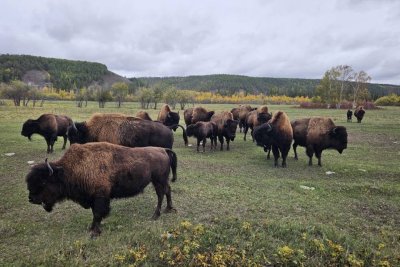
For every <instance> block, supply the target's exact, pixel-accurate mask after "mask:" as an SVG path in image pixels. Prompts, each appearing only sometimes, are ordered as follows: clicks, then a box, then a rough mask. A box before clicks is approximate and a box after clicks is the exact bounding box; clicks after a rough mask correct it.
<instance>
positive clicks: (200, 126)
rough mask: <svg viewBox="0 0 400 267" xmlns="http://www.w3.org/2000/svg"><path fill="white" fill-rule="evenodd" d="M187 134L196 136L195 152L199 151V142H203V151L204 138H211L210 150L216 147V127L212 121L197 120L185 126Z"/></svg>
mask: <svg viewBox="0 0 400 267" xmlns="http://www.w3.org/2000/svg"><path fill="white" fill-rule="evenodd" d="M186 133H187V135H188V136H194V137H196V138H197V152H199V146H200V142H203V152H205V146H206V140H207V138H210V140H211V150H213V149H216V148H217V134H218V127H217V125H216V124H215V123H214V122H204V121H199V122H197V123H196V124H191V125H189V126H188V127H187V128H186Z"/></svg>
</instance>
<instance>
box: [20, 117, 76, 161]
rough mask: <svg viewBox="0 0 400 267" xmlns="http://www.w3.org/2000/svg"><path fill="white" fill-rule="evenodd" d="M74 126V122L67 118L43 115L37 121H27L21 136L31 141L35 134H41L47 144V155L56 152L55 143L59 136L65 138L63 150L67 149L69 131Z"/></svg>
mask: <svg viewBox="0 0 400 267" xmlns="http://www.w3.org/2000/svg"><path fill="white" fill-rule="evenodd" d="M72 124H73V122H72V120H71V119H70V118H69V117H67V116H60V115H53V114H43V115H41V116H40V117H39V118H38V119H37V120H31V119H29V120H27V121H26V122H25V123H24V124H23V125H22V131H21V135H23V136H26V137H28V139H29V140H31V136H32V135H33V134H39V135H41V136H43V137H44V139H45V140H46V143H47V153H52V152H53V151H54V149H53V146H54V142H55V141H57V136H62V137H63V138H64V144H63V147H62V149H65V145H66V143H67V129H68V127H69V126H71V125H72Z"/></svg>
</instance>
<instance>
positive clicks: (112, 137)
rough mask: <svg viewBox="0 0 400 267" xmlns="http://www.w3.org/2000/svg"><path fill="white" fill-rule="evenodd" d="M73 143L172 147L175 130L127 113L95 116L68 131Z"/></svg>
mask: <svg viewBox="0 0 400 267" xmlns="http://www.w3.org/2000/svg"><path fill="white" fill-rule="evenodd" d="M68 139H69V140H70V142H71V144H73V143H79V144H84V143H88V142H109V143H112V144H117V145H123V146H128V147H144V146H158V147H165V148H172V144H173V142H174V137H173V134H172V131H171V130H170V129H169V128H168V127H167V126H165V125H163V124H162V123H160V122H155V121H148V120H142V119H140V118H136V117H129V116H127V115H124V114H100V113H95V114H93V115H92V117H91V118H90V119H89V120H88V121H87V122H81V123H74V124H73V125H72V127H69V128H68Z"/></svg>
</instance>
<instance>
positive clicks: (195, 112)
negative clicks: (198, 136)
mask: <svg viewBox="0 0 400 267" xmlns="http://www.w3.org/2000/svg"><path fill="white" fill-rule="evenodd" d="M212 115H214V111H207V110H206V109H205V108H203V107H195V108H193V109H192V108H188V109H186V110H185V112H184V117H185V123H186V126H188V125H190V124H195V123H196V122H198V121H210V119H211V117H212Z"/></svg>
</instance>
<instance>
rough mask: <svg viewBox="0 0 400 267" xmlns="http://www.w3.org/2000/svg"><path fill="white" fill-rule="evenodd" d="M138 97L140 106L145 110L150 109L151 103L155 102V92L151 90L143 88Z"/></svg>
mask: <svg viewBox="0 0 400 267" xmlns="http://www.w3.org/2000/svg"><path fill="white" fill-rule="evenodd" d="M137 96H138V99H139V101H140V105H141V107H142V108H143V109H148V108H149V105H150V102H152V101H153V97H154V92H153V90H151V89H150V88H146V87H142V88H139V90H138V91H137Z"/></svg>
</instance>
